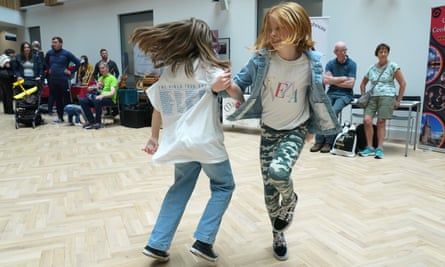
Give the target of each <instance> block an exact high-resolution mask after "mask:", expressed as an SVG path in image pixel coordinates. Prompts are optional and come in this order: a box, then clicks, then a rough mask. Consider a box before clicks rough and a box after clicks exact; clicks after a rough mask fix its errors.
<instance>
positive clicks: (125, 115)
mask: <svg viewBox="0 0 445 267" xmlns="http://www.w3.org/2000/svg"><path fill="white" fill-rule="evenodd" d="M151 114H152V110H151V109H149V108H147V107H145V108H144V107H142V108H135V109H132V108H125V107H124V108H123V109H122V110H121V114H120V121H121V125H123V126H125V127H130V128H142V127H150V126H151Z"/></svg>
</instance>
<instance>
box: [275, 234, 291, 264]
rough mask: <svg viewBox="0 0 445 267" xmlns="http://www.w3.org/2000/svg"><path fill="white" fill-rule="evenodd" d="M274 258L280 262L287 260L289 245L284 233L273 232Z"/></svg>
mask: <svg viewBox="0 0 445 267" xmlns="http://www.w3.org/2000/svg"><path fill="white" fill-rule="evenodd" d="M272 233H273V244H272V248H273V256H274V257H275V258H276V259H277V260H280V261H285V260H287V244H286V239H284V233H283V232H275V231H273V232H272Z"/></svg>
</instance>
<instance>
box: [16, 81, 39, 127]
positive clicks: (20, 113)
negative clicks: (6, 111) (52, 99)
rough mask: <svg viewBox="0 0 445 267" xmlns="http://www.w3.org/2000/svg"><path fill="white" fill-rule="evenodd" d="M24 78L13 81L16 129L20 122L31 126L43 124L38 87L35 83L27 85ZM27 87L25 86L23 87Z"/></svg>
mask: <svg viewBox="0 0 445 267" xmlns="http://www.w3.org/2000/svg"><path fill="white" fill-rule="evenodd" d="M24 83H25V81H24V80H19V81H16V82H15V83H13V88H14V90H15V93H16V94H15V95H14V99H15V128H16V129H18V128H19V127H20V124H21V123H22V124H25V125H26V126H32V128H35V127H36V125H41V124H43V119H42V115H41V114H40V109H39V107H40V92H41V90H40V88H39V86H38V85H37V84H33V85H31V86H27V85H28V83H27V84H25V85H24ZM25 87H27V88H25Z"/></svg>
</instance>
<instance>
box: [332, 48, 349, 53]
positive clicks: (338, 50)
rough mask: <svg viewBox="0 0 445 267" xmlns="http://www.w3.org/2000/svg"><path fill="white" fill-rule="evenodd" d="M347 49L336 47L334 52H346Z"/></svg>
mask: <svg viewBox="0 0 445 267" xmlns="http://www.w3.org/2000/svg"><path fill="white" fill-rule="evenodd" d="M347 51H348V49H336V50H335V53H346V52H347Z"/></svg>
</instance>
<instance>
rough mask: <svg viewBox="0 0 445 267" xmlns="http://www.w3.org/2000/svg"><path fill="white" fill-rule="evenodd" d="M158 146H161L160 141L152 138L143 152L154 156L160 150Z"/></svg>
mask: <svg viewBox="0 0 445 267" xmlns="http://www.w3.org/2000/svg"><path fill="white" fill-rule="evenodd" d="M158 146H159V144H158V139H156V138H154V137H151V138H150V139H148V142H147V144H146V145H145V147H144V148H143V149H142V151H144V152H145V153H147V154H154V153H155V152H156V151H157V150H158Z"/></svg>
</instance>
